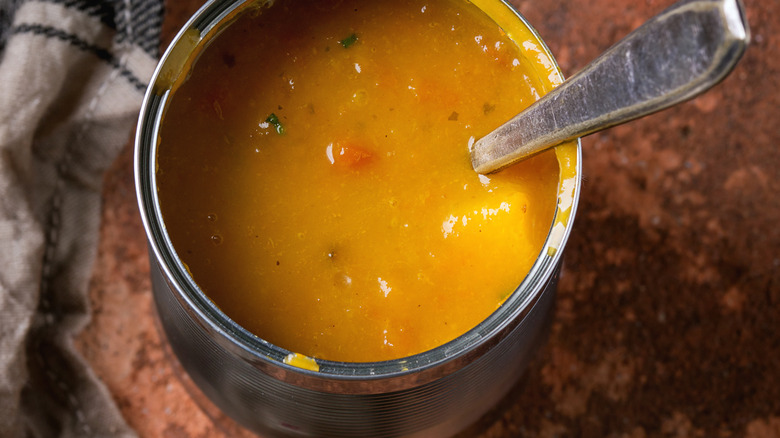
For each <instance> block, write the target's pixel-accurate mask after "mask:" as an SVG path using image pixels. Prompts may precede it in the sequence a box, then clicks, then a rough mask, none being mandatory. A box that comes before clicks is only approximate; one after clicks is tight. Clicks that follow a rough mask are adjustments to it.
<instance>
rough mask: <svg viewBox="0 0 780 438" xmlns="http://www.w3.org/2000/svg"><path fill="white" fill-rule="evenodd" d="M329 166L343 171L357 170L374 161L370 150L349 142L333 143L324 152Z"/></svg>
mask: <svg viewBox="0 0 780 438" xmlns="http://www.w3.org/2000/svg"><path fill="white" fill-rule="evenodd" d="M325 153H326V155H327V156H328V161H330V164H331V165H333V166H335V167H339V168H344V169H358V168H360V167H363V166H365V165H366V164H368V163H370V162H371V161H373V160H374V154H373V153H372V152H371V150H369V149H366V148H364V147H362V146H358V145H356V144H354V143H351V142H334V143H331V144H329V145H328V147H327V149H326V150H325Z"/></svg>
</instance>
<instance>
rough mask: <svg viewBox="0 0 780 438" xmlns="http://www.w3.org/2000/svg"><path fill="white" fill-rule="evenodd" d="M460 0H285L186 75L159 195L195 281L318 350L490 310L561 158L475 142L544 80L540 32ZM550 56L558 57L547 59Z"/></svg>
mask: <svg viewBox="0 0 780 438" xmlns="http://www.w3.org/2000/svg"><path fill="white" fill-rule="evenodd" d="M512 35H513V37H514V38H515V41H514V42H513V40H512V39H510V38H509V37H508V35H507V34H506V33H505V32H504V30H502V29H501V28H499V26H498V25H497V24H495V22H493V21H492V20H491V19H490V18H489V17H488V16H487V15H485V13H483V12H482V11H481V10H479V9H478V8H477V7H476V6H474V5H473V4H471V3H469V2H466V1H463V0H424V1H422V0H373V1H370V2H366V1H362V0H342V1H332V2H324V1H302V0H277V1H275V2H273V4H272V5H271V6H265V7H262V8H259V9H257V10H254V11H252V12H250V13H244V14H242V15H241V16H240V17H238V18H237V19H236V21H235V22H234V23H233V24H231V25H230V26H228V27H227V28H226V29H225V30H224V31H222V32H221V33H220V35H219V36H218V37H216V38H214V40H213V41H211V42H210V43H209V45H208V46H207V47H206V48H205V49H203V51H202V53H200V54H199V57H198V59H197V61H196V62H195V63H194V64H193V65H192V66H191V67H192V68H191V71H190V72H189V74H188V76H187V77H186V78H182V80H181V81H180V83H178V84H177V86H176V87H175V89H174V91H173V93H172V95H171V98H170V99H171V100H170V106H169V109H168V110H167V112H166V113H165V116H164V123H163V124H162V127H161V129H160V143H159V147H158V156H157V174H156V178H157V184H158V194H159V205H160V209H161V212H162V214H163V219H164V222H165V226H166V230H167V233H168V235H169V237H170V239H171V242H172V244H173V246H174V248H175V249H176V252H177V254H178V256H179V257H180V258H181V260H182V261H183V263H184V264H185V266H186V268H187V269H188V271H189V272H190V274H191V275H192V277H193V279H194V281H195V282H196V283H197V284H198V286H199V287H200V288H201V289H202V290H203V292H204V293H205V294H206V295H207V296H208V297H209V298H210V299H211V300H213V302H214V303H215V304H216V305H217V306H218V307H219V308H220V309H222V310H223V311H224V312H225V313H226V314H227V315H228V316H229V317H230V318H232V319H233V320H235V321H236V322H237V323H238V324H240V325H241V326H243V327H244V328H246V329H247V330H249V331H251V332H252V333H254V334H255V335H256V336H258V337H260V338H262V339H265V340H267V341H269V342H271V343H274V344H276V345H279V346H281V347H283V348H285V349H288V350H290V351H294V352H297V353H301V354H304V355H307V356H311V357H315V358H320V359H327V360H337V361H353V362H370V361H380V360H388V359H395V358H400V357H405V356H408V355H412V354H416V353H420V352H423V351H426V350H429V349H431V348H434V347H436V346H439V345H441V344H443V343H446V342H448V341H450V340H452V339H454V338H456V337H457V336H459V335H461V334H463V333H464V332H466V331H467V330H469V329H471V328H473V327H474V326H476V325H477V324H479V322H481V321H482V320H484V319H485V318H486V317H487V316H489V315H490V314H491V313H492V312H493V311H495V310H496V309H497V308H498V307H499V306H500V305H501V303H502V302H503V301H504V300H505V299H506V298H507V297H508V296H509V295H510V294H511V293H512V292H513V291H514V290H515V288H516V287H517V286H518V285H519V284H520V282H521V281H522V279H523V277H524V276H525V275H526V274H527V273H528V271H529V269H530V267H531V266H532V265H533V263H534V261H535V260H536V259H537V257H538V256H539V254H540V251H542V250H543V246H544V242H545V239H546V237H547V234H548V233H549V232H550V229H551V225H552V222H553V215H554V212H555V207H556V202H557V190H558V189H557V188H558V178H559V163H558V160H557V159H556V154H555V153H554V152H548V153H544V154H541V155H538V156H536V157H534V158H532V159H530V160H528V161H525V162H522V163H520V164H518V165H515V166H512V167H510V168H508V169H506V170H504V171H502V172H500V173H498V174H495V175H487V176H485V175H478V174H476V173H475V172H474V171H473V170H472V168H471V164H470V159H469V145H470V144H471V143H473V141H474V140H475V139H476V138H479V137H481V136H483V135H485V134H487V133H488V132H490V131H491V130H492V129H494V128H496V127H497V126H499V125H501V124H502V123H503V122H504V121H506V120H508V119H510V118H511V117H512V116H514V115H515V114H516V113H517V112H519V111H520V110H521V109H522V108H524V107H526V106H528V105H529V104H530V103H531V102H533V101H535V100H537V99H538V98H539V96H540V95H543V94H544V93H545V92H546V91H547V90H549V89H550V88H551V87H552V86H553V83H554V81H555V80H556V78H557V76H556V75H552V74H551V72H550V68H551V67H550V65H549V64H545V60H544V59H542V58H541V57H539V58H535V57H534V56H533V55H534V54H536V53H538V52H537V51H535V50H534V48H533V47H537V46H536V45H537V44H538V43H537V41H536V40H535V39H534V38H532V35H531V34H530V32H529V33H527V36H528V39H527V40H518V35H520V36H522V35H525V34H523V33H519V34H518V33H515V34H512ZM545 59H546V58H545Z"/></svg>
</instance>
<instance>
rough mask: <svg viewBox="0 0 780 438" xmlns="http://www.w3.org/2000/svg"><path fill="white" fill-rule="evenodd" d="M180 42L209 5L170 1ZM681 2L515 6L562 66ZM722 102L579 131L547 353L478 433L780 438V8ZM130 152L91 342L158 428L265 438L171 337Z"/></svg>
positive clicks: (171, 26) (120, 169)
mask: <svg viewBox="0 0 780 438" xmlns="http://www.w3.org/2000/svg"><path fill="white" fill-rule="evenodd" d="M169 3H170V4H169V5H168V15H167V18H166V27H165V31H164V34H165V38H166V42H167V41H169V40H170V39H171V38H172V36H173V34H174V33H175V30H176V29H177V28H178V27H179V26H180V25H181V24H183V22H184V21H185V20H186V18H187V17H188V16H189V14H190V13H191V12H193V11H194V10H195V9H197V7H198V3H197V2H193V1H188V2H184V1H176V2H172V1H171V2H169ZM671 3H672V1H671V0H643V1H634V2H626V1H623V0H589V1H585V0H568V1H567V0H547V1H543V2H542V1H514V2H513V4H515V5H516V6H517V8H518V9H519V10H520V11H521V12H522V13H523V14H524V15H525V16H526V17H527V18H528V19H529V20H530V21H531V23H533V24H534V26H535V27H536V28H537V30H538V31H539V33H540V34H541V35H542V37H543V38H544V39H545V40H546V41H547V43H548V45H549V46H550V48H551V50H552V51H553V53H554V54H555V55H556V58H557V59H558V61H559V63H560V65H561V67H562V69H563V70H564V73H565V74H567V75H570V74H572V73H573V72H575V71H577V70H578V69H579V68H580V67H582V66H584V65H585V64H586V63H587V62H588V61H589V60H591V59H592V58H593V57H595V56H596V55H597V54H598V53H600V52H601V51H603V50H605V49H606V48H607V47H608V46H610V45H611V44H612V43H614V42H615V41H617V40H618V39H619V38H621V37H622V36H624V35H625V34H626V33H628V32H629V31H630V30H631V29H633V28H635V27H637V26H638V25H639V24H640V23H641V22H643V21H644V20H646V19H647V18H649V17H651V16H652V15H654V14H655V13H657V12H659V11H661V10H662V9H663V8H665V7H666V6H668V5H669V4H671ZM745 4H746V7H747V12H748V20H749V22H750V25H751V29H752V33H753V41H752V44H751V46H750V47H749V49H748V51H747V54H746V55H745V57H744V58H743V59H742V61H741V62H740V64H739V66H738V67H737V69H736V70H735V71H734V72H733V73H732V74H731V75H730V76H729V77H728V78H727V79H726V80H725V81H724V82H723V83H721V84H720V85H718V86H717V87H715V88H714V89H712V90H711V91H710V92H708V93H707V94H705V95H703V96H701V97H699V98H697V99H695V100H693V101H691V102H688V103H685V104H682V105H680V106H678V107H675V108H673V109H670V110H667V111H664V112H662V113H659V114H656V115H653V116H650V117H647V118H645V119H642V120H638V121H636V122H633V123H631V124H630V125H626V126H622V127H618V128H613V129H611V130H609V131H607V132H603V133H600V134H595V135H593V136H591V137H588V138H586V139H584V140H583V149H584V183H583V189H582V198H581V201H580V204H579V211H578V215H577V219H576V225H575V227H574V233H573V235H572V237H571V239H570V241H569V244H568V247H567V249H566V258H565V263H564V269H563V276H562V279H561V283H560V287H559V294H558V301H557V307H556V310H555V315H554V321H553V325H552V330H551V334H550V339H549V341H548V343H547V344H546V346H545V347H544V348H543V349H542V350H541V351H540V353H539V355H538V357H537V359H536V360H535V361H534V362H533V363H532V365H531V367H530V368H529V369H528V372H527V374H526V375H525V377H524V378H523V380H522V381H521V382H520V383H519V384H518V385H517V386H516V387H515V388H514V389H513V390H512V391H511V393H510V394H509V395H508V396H507V397H506V398H505V399H504V400H503V401H502V402H501V403H500V404H499V405H498V406H496V407H495V408H494V409H493V410H492V411H491V412H490V413H489V414H488V415H486V416H485V417H484V418H483V419H482V420H480V421H479V422H478V423H477V424H475V425H473V426H472V427H471V428H469V429H468V430H467V431H465V432H464V433H463V436H480V437H515V436H540V437H553V436H583V437H591V436H592V437H603V436H610V437H637V438H641V437H657V436H660V437H666V436H669V437H688V436H691V437H749V438H759V437H780V226H778V224H780V196H778V192H780V171H779V170H778V169H780V147H778V145H780V86H779V85H780V84H779V83H780V53H778V47H780V2H778V1H775V0H746V1H745ZM131 156H132V152H131V145H130V144H128V146H127V148H126V150H125V152H124V153H123V154H122V155H121V157H120V158H119V159H118V161H117V162H116V164H115V165H114V167H113V168H112V169H111V171H110V172H109V173H108V175H107V176H106V184H105V194H104V203H105V204H104V213H103V225H102V229H101V242H100V247H99V256H98V259H97V262H96V265H95V272H94V275H93V279H92V283H91V290H90V294H91V298H92V306H93V311H94V318H93V321H92V323H91V324H90V326H89V327H88V328H87V329H86V331H85V332H84V333H83V334H82V335H81V336H80V338H79V339H78V340H77V345H78V347H79V349H80V351H81V352H82V353H83V355H84V356H85V357H86V359H87V360H88V361H89V362H90V363H91V364H92V365H93V368H94V370H95V372H96V373H97V374H98V375H99V376H100V377H102V378H103V380H104V381H105V383H106V385H107V387H108V388H109V390H110V391H111V393H112V394H113V395H114V397H115V399H116V401H117V403H118V405H119V407H120V409H121V411H122V412H123V413H124V415H125V417H126V418H127V420H128V422H129V423H130V424H131V425H132V426H133V427H134V428H135V429H136V430H137V431H138V432H139V435H140V436H142V437H165V438H187V437H221V436H249V434H247V433H246V432H243V431H241V430H240V429H238V428H234V427H232V426H231V425H230V423H229V422H226V421H220V419H219V418H215V417H214V415H207V414H205V413H204V412H203V410H202V409H201V408H200V407H199V405H198V403H196V402H195V401H194V400H193V399H192V397H191V396H190V393H189V392H188V391H187V390H186V389H185V386H184V385H183V384H182V381H181V380H180V379H179V378H178V377H177V374H176V372H175V371H174V368H173V367H172V365H171V361H169V360H168V358H167V357H166V355H165V350H164V348H163V345H164V344H163V343H162V342H161V340H160V337H159V334H158V332H157V330H156V328H155V319H154V310H153V305H152V300H151V293H150V281H149V278H148V274H149V265H148V263H149V262H148V256H147V252H146V245H145V238H144V234H143V229H142V226H141V221H140V218H139V214H138V209H137V207H136V201H135V194H134V188H133V176H132V157H131Z"/></svg>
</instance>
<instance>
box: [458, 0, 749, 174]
mask: <svg viewBox="0 0 780 438" xmlns="http://www.w3.org/2000/svg"><path fill="white" fill-rule="evenodd" d="M749 40H750V30H749V28H748V25H747V21H746V20H745V12H744V7H743V5H742V3H741V1H740V0H683V1H680V2H677V3H675V4H674V5H672V6H671V7H669V8H668V9H666V10H665V11H663V12H662V13H660V14H659V15H657V16H655V17H654V18H652V19H650V20H649V21H648V22H646V23H645V24H643V25H642V26H641V27H639V28H638V29H636V30H635V31H633V32H632V33H630V34H629V35H628V36H626V37H625V38H623V39H622V40H621V41H619V42H618V43H617V44H615V45H614V46H612V47H611V48H610V49H609V50H607V51H606V52H605V53H604V54H602V55H601V56H600V57H598V58H596V59H595V60H594V61H593V62H591V63H590V64H588V66H586V67H585V68H584V69H583V70H581V71H580V72H579V73H577V74H576V75H574V76H572V77H571V78H570V79H568V80H566V81H564V82H563V83H562V84H561V85H560V86H559V87H557V88H555V89H553V90H552V91H550V92H549V93H547V94H546V95H545V96H544V97H542V98H541V99H540V100H538V101H537V102H535V103H534V104H532V105H531V106H529V107H528V108H527V109H525V110H524V111H522V112H521V113H520V114H518V115H517V116H515V117H514V118H512V119H511V120H510V121H508V122H506V123H505V124H503V125H501V126H500V127H498V128H497V129H496V130H494V131H493V132H491V133H489V134H488V135H486V136H485V137H483V138H481V139H479V140H478V141H476V142H475V143H474V144H473V146H472V147H471V162H472V165H473V167H474V170H476V171H477V172H478V173H482V174H485V173H491V172H495V171H497V170H500V169H502V168H504V167H506V166H509V165H511V164H513V163H515V162H518V161H520V160H523V159H526V158H528V157H531V156H533V155H535V154H538V153H539V152H542V151H544V150H546V149H549V148H551V147H553V146H556V145H559V144H561V143H563V142H566V141H570V140H574V139H576V138H578V137H583V136H586V135H588V134H592V133H594V132H598V131H601V130H604V129H607V128H609V127H612V126H615V125H619V124H622V123H626V122H628V121H631V120H634V119H637V118H639V117H642V116H646V115H648V114H651V113H654V112H656V111H660V110H662V109H665V108H668V107H670V106H672V105H675V104H678V103H680V102H683V101H685V100H688V99H691V98H693V97H695V96H697V95H699V94H701V93H703V92H704V91H706V90H707V89H709V88H710V87H712V86H713V85H715V84H717V83H718V82H720V81H721V80H722V79H723V78H725V77H726V75H728V73H729V72H731V70H732V69H733V68H734V66H735V65H736V63H737V61H738V60H739V58H740V57H741V56H742V54H743V53H744V51H745V48H746V47H747V44H748V41H749Z"/></svg>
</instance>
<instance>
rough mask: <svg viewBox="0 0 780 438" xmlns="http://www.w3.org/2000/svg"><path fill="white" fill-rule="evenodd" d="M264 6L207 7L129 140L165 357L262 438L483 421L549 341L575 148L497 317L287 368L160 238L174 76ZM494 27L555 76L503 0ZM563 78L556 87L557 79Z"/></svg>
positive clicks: (570, 210) (217, 3)
mask: <svg viewBox="0 0 780 438" xmlns="http://www.w3.org/2000/svg"><path fill="white" fill-rule="evenodd" d="M258 3H261V4H265V3H267V2H265V1H262V0H254V1H253V0H211V1H210V2H208V3H207V4H206V5H204V6H203V7H202V8H201V9H200V10H199V11H198V12H197V13H196V14H195V15H194V16H193V17H192V18H191V19H190V20H189V22H188V23H187V24H186V25H185V27H184V28H183V29H182V30H181V31H180V32H179V34H178V35H177V36H176V38H175V39H174V41H173V42H172V43H171V45H170V46H169V48H168V50H167V51H166V53H165V54H164V56H163V57H162V59H161V61H160V63H159V65H158V67H157V69H156V71H155V73H154V76H153V77H152V79H151V82H150V85H149V87H148V90H147V93H146V95H145V98H144V102H143V106H142V109H141V114H140V118H139V123H138V128H137V133H136V150H135V178H136V189H137V196H138V203H139V208H140V212H141V216H142V219H143V223H144V227H145V230H146V235H147V239H148V242H149V248H150V258H151V265H152V269H151V275H152V288H153V295H154V300H155V304H156V308H157V312H158V315H159V319H160V322H161V326H162V329H163V331H164V334H165V337H166V338H167V341H168V343H169V345H170V349H171V350H172V351H173V353H174V354H175V356H176V358H177V360H178V361H179V362H180V363H181V366H182V367H183V368H184V370H185V371H186V372H187V374H188V375H189V377H190V378H191V379H192V381H193V382H194V383H195V384H196V385H197V387H198V388H199V389H200V391H202V392H203V393H204V394H205V395H206V396H207V397H208V399H209V400H210V401H211V402H213V404H214V405H216V406H217V407H218V408H219V409H221V410H222V411H224V412H225V413H226V414H227V415H228V416H230V417H231V418H233V419H234V420H236V421H237V422H238V423H239V424H241V425H243V426H244V427H246V428H247V429H249V430H251V431H254V432H256V433H259V434H261V435H264V436H265V435H268V436H334V437H348V436H372V437H390V436H426V437H431V436H449V435H452V434H455V433H457V432H458V431H461V430H462V429H463V428H465V427H466V426H468V425H469V424H471V423H473V422H474V421H476V420H477V419H479V418H480V416H482V415H483V414H484V413H485V412H487V411H488V410H489V409H490V408H491V407H493V406H494V405H495V404H496V402H497V401H498V400H500V399H501V398H502V397H503V396H504V395H505V394H506V393H507V392H508V391H509V389H510V388H511V387H512V386H513V384H514V383H515V382H516V381H517V380H518V379H519V378H520V376H521V375H522V373H523V371H524V369H525V368H526V365H527V363H528V362H529V360H530V358H531V357H532V354H533V352H534V351H535V350H536V349H537V347H538V346H539V344H540V343H541V342H542V341H543V340H544V338H545V336H544V335H545V332H546V327H547V324H548V322H549V320H550V318H551V314H552V312H551V310H552V308H553V304H554V300H555V291H556V285H557V279H558V275H559V272H560V267H561V263H562V256H563V249H564V246H565V243H566V240H567V238H568V236H569V233H570V231H571V225H572V221H573V219H574V212H575V210H576V206H577V200H578V198H579V189H580V173H581V164H580V162H581V152H580V145H579V142H576V143H574V144H571V145H568V146H567V147H570V148H573V149H572V150H574V153H573V154H570V159H569V160H568V162H567V166H568V172H566V173H564V174H562V177H561V178H560V180H559V187H558V192H559V195H558V196H559V199H558V204H557V209H556V213H555V219H554V221H553V225H552V226H551V227H550V231H549V233H548V236H547V240H546V242H545V246H544V249H543V250H542V251H541V253H540V254H539V256H538V258H537V260H536V262H535V264H534V265H533V267H532V268H531V271H530V272H529V273H528V275H527V276H526V277H525V278H524V279H523V281H522V282H521V284H520V285H519V286H518V287H517V289H516V290H515V291H514V293H513V294H512V295H510V297H509V298H508V299H507V300H506V301H505V302H504V303H503V305H502V306H500V308H498V310H496V311H495V312H494V313H493V314H492V315H490V316H489V317H488V318H487V319H485V320H484V321H483V322H482V323H480V324H479V325H478V326H476V327H475V328H473V329H471V330H469V331H468V332H466V333H465V334H463V335H462V336H460V337H458V338H456V339H455V340H453V341H451V342H448V343H446V344H444V345H441V346H439V347H437V348H434V349H432V350H429V351H427V352H424V353H421V354H417V355H414V356H410V357H406V358H402V359H397V360H389V361H384V362H373V363H348V362H334V361H320V360H318V361H317V364H318V368H319V369H318V370H317V371H314V370H311V369H307V367H301V366H296V364H295V363H290V361H289V360H285V359H286V358H287V357H288V355H290V354H291V353H290V352H289V351H287V350H285V349H283V348H281V347H279V346H276V345H273V344H270V343H268V342H266V341H264V340H263V339H261V338H258V337H257V336H255V335H253V334H251V333H249V332H248V331H247V330H245V329H243V328H242V327H241V326H239V325H238V324H236V323H235V322H233V321H232V320H231V319H230V318H229V317H228V316H227V315H225V314H224V313H223V312H222V311H220V309H219V308H217V307H216V306H215V305H214V303H213V302H212V301H211V300H210V299H209V298H208V297H206V296H205V295H204V294H203V292H202V291H201V290H200V289H199V288H198V286H197V284H195V282H194V281H193V279H192V278H191V276H190V275H189V273H188V271H187V269H186V268H185V267H184V266H183V264H182V262H181V260H179V259H178V257H177V255H176V252H175V250H174V249H173V247H172V244H171V242H170V239H169V238H168V235H167V233H166V228H165V224H164V222H163V219H162V216H161V213H160V207H159V203H158V199H157V186H156V180H155V169H156V153H157V145H158V133H159V129H160V126H161V124H162V123H164V112H165V108H166V104H167V102H168V100H169V98H170V95H171V91H172V87H173V80H172V78H174V77H177V76H178V75H180V74H182V72H184V71H186V69H187V68H189V67H190V66H191V65H192V63H193V62H194V59H196V58H197V54H198V50H199V49H200V48H202V47H203V46H204V45H206V44H207V43H208V41H209V40H210V39H211V38H214V37H215V36H216V35H218V34H219V32H220V30H221V29H223V28H224V27H225V26H227V25H229V24H230V23H231V22H232V21H233V20H234V19H235V18H237V17H239V16H240V15H241V14H242V13H245V12H247V11H250V10H255V11H256V10H257V9H258V8H257V4H258ZM474 3H475V4H477V5H478V6H479V7H480V8H482V9H485V5H488V6H489V7H490V8H491V11H493V13H492V14H491V17H492V18H493V19H494V20H495V21H496V22H497V23H498V24H499V25H501V26H502V27H506V26H505V25H506V24H507V22H508V21H513V22H519V23H522V24H523V25H524V26H525V27H527V28H528V29H529V30H530V32H531V33H532V34H533V35H534V37H535V38H536V39H537V40H538V42H539V47H540V49H541V53H540V55H542V56H546V57H547V58H548V59H549V61H550V69H551V73H552V74H555V75H558V77H559V78H560V76H561V74H560V70H559V69H558V66H557V64H555V61H554V58H553V57H552V55H551V54H550V52H549V50H548V49H547V47H546V46H545V45H544V44H543V42H542V41H541V39H540V38H539V37H538V35H537V34H536V33H535V32H534V31H533V30H532V28H531V27H530V25H528V23H527V22H526V21H525V19H524V18H523V17H522V16H521V15H520V14H519V13H518V12H516V11H515V10H514V9H513V8H512V7H511V6H510V5H509V4H507V3H506V2H504V1H501V0H480V1H478V2H474ZM561 80H562V79H561Z"/></svg>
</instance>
